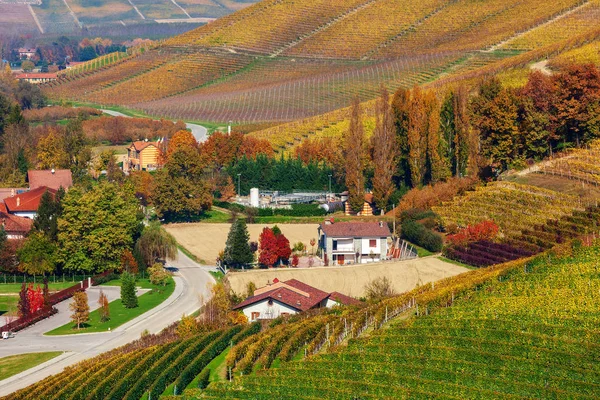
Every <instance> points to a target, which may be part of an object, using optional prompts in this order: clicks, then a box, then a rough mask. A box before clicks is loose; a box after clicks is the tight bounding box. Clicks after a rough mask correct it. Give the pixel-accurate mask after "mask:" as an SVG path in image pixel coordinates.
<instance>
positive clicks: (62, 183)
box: [27, 169, 73, 190]
mask: <svg viewBox="0 0 600 400" xmlns="http://www.w3.org/2000/svg"><path fill="white" fill-rule="evenodd" d="M27 180H28V181H29V190H35V189H38V188H41V187H46V188H49V189H53V190H58V189H60V188H61V187H62V188H63V189H65V190H69V188H70V187H71V186H73V175H72V174H71V170H70V169H56V170H55V169H51V170H31V171H27Z"/></svg>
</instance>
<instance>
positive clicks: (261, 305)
mask: <svg viewBox="0 0 600 400" xmlns="http://www.w3.org/2000/svg"><path fill="white" fill-rule="evenodd" d="M359 303H360V302H359V301H358V300H356V299H353V298H352V297H348V296H345V295H343V294H341V293H337V292H333V293H327V292H324V291H322V290H319V289H317V288H315V287H312V286H309V285H307V284H305V283H302V282H300V281H297V280H296V279H290V280H288V281H285V282H280V281H279V280H278V279H274V280H273V283H272V284H269V285H267V286H265V287H263V288H260V289H256V290H255V291H254V295H253V296H251V297H248V298H247V299H246V300H244V301H242V302H241V303H240V304H238V305H237V306H235V307H233V309H234V310H241V311H242V312H243V313H244V315H246V317H247V318H248V320H249V321H255V320H259V319H275V318H278V317H285V316H288V315H293V314H297V313H299V312H302V311H306V310H310V309H313V308H322V307H334V306H336V305H340V304H348V305H350V304H359Z"/></svg>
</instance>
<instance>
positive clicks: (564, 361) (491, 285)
mask: <svg viewBox="0 0 600 400" xmlns="http://www.w3.org/2000/svg"><path fill="white" fill-rule="evenodd" d="M599 255H600V248H598V247H592V248H582V249H579V250H577V251H576V255H575V256H574V257H567V258H556V257H546V256H544V257H539V258H536V259H529V260H525V261H520V262H513V263H508V264H503V265H500V266H497V267H495V268H491V269H485V270H479V271H474V272H471V273H467V274H463V275H461V276H459V277H456V278H452V279H451V280H446V281H443V282H440V283H439V284H437V285H436V286H435V288H434V289H432V288H426V289H425V288H424V289H421V290H420V291H418V292H417V293H411V294H410V295H407V296H405V297H404V298H402V297H400V298H397V299H394V300H389V301H388V302H386V304H387V305H388V306H389V305H390V304H392V303H394V302H396V303H397V302H402V300H404V301H406V300H407V297H408V296H414V299H415V300H414V307H412V308H411V314H413V315H416V316H415V317H412V318H407V319H396V320H393V321H392V322H391V323H390V324H388V325H387V326H385V328H384V329H376V330H374V331H373V332H371V334H370V335H369V336H367V337H363V338H358V339H350V340H349V341H348V345H347V346H345V347H339V348H337V349H336V350H334V351H331V352H326V353H324V354H320V355H318V356H316V357H310V358H308V359H307V360H304V361H296V362H291V363H288V364H284V365H281V367H280V368H272V369H270V370H267V371H264V372H262V373H256V374H251V375H245V376H243V377H236V378H235V379H234V380H233V383H226V382H221V383H216V384H212V385H210V386H209V387H208V388H207V389H206V390H205V391H203V393H202V394H201V395H199V396H198V398H211V399H223V398H235V399H244V398H251V399H271V398H280V399H302V398H307V399H308V398H336V399H337V398H340V399H342V398H346V399H347V398H361V399H367V398H369V399H371V398H372V399H381V398H395V399H400V398H434V397H435V398H438V397H443V398H498V399H500V398H502V399H506V398H593V397H596V396H597V395H598V393H599V390H600V388H599V387H598V383H597V376H598V373H599V372H600V369H599V367H598V357H597V355H596V353H597V350H598V345H597V342H598V333H597V331H596V325H597V321H596V310H597V308H598V306H599V305H600V304H599V300H598V296H596V293H597V291H598V289H599V288H600V285H599V284H598V281H597V279H595V277H596V275H597V271H596V260H597V257H598V256H599ZM575 295H576V296H575ZM281 334H283V333H280V335H281Z"/></svg>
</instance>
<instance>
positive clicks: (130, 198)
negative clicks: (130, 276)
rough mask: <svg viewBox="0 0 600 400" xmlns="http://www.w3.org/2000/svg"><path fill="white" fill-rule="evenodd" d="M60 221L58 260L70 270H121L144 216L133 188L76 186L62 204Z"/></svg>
mask: <svg viewBox="0 0 600 400" xmlns="http://www.w3.org/2000/svg"><path fill="white" fill-rule="evenodd" d="M62 208H63V211H62V215H61V217H60V218H59V220H58V231H59V232H58V242H59V247H60V250H59V261H61V262H62V263H63V264H64V267H65V268H66V269H67V270H72V271H86V272H102V271H106V270H110V269H118V268H119V266H120V258H121V254H123V251H125V250H129V249H131V248H132V247H133V243H134V236H135V235H137V234H139V231H140V229H141V223H140V222H141V219H142V215H141V212H140V210H139V205H138V202H137V199H136V198H135V196H134V193H133V188H132V187H130V186H129V185H124V186H118V185H116V184H113V183H108V182H102V183H100V184H98V185H96V186H93V187H91V188H90V189H89V190H87V191H84V190H82V189H80V188H78V187H74V188H72V189H71V190H69V192H68V193H67V194H66V195H65V198H64V200H63V201H62Z"/></svg>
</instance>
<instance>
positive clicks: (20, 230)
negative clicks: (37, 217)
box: [0, 203, 33, 240]
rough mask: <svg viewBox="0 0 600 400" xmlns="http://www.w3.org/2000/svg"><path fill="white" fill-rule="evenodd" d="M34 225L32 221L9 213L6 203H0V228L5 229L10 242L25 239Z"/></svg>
mask: <svg viewBox="0 0 600 400" xmlns="http://www.w3.org/2000/svg"><path fill="white" fill-rule="evenodd" d="M32 225H33V220H32V219H29V218H23V217H17V216H16V215H12V214H10V213H9V212H8V210H7V209H6V206H5V205H4V203H0V226H2V227H3V228H4V231H5V232H6V237H7V238H8V239H9V240H12V239H23V238H24V237H25V235H27V233H28V232H29V231H30V230H31V227H32Z"/></svg>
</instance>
